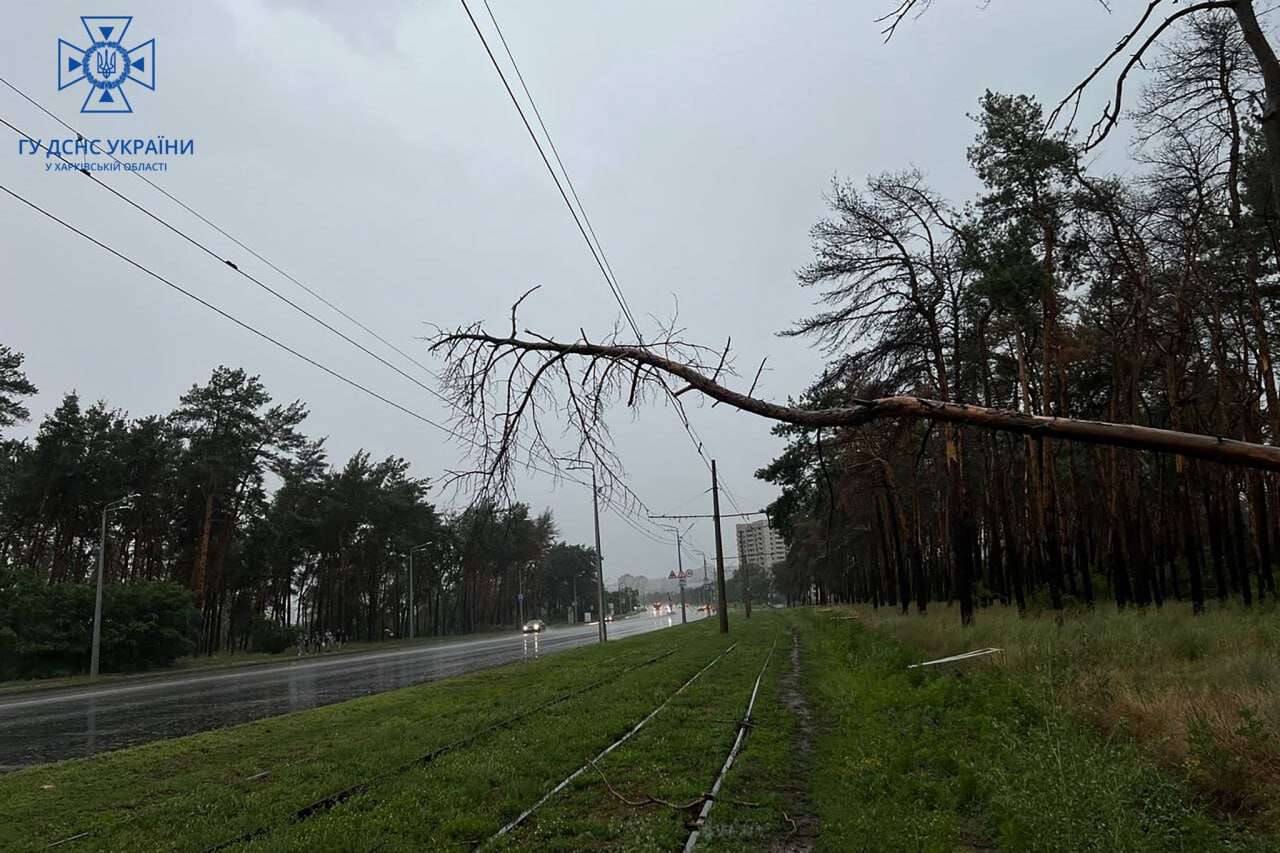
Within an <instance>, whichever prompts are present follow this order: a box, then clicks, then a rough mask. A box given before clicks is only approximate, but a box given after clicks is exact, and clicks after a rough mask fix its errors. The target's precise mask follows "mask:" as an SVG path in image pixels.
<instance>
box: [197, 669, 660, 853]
mask: <svg viewBox="0 0 1280 853" xmlns="http://www.w3.org/2000/svg"><path fill="white" fill-rule="evenodd" d="M672 654H675V649H670V650H668V651H665V652H662V653H661V654H657V655H654V656H653V657H651V658H649V659H648V660H644V661H641V662H640V663H637V664H632V665H631V666H628V667H625V668H624V669H622V670H620V671H618V672H617V673H613V674H610V675H609V676H606V677H604V678H598V679H596V680H595V681H592V682H591V683H589V684H585V685H583V686H582V687H579V688H577V689H575V690H571V691H569V692H568V693H563V694H561V695H559V696H556V697H554V698H552V699H548V700H547V701H545V702H542V703H540V704H538V705H535V706H533V707H532V708H529V709H528V710H525V711H521V712H519V713H517V714H514V715H512V716H510V717H507V718H506V719H504V720H499V721H498V722H496V723H491V724H490V725H487V726H485V727H484V728H482V729H480V730H478V731H475V732H472V733H471V734H469V735H466V736H465V737H461V738H458V739H457V740H454V741H451V742H449V743H446V744H444V745H443V746H438V747H436V748H435V749H433V750H431V751H430V752H427V753H425V754H424V755H420V756H418V757H417V758H414V759H413V760H412V761H409V762H407V763H405V764H401V765H400V766H399V767H395V768H392V769H391V770H388V771H386V772H385V773H381V774H379V775H377V776H374V777H373V778H371V779H367V780H364V781H362V782H357V783H355V784H354V785H348V786H347V787H345V788H342V789H340V790H338V791H335V792H333V793H332V794H329V795H328V796H326V797H323V798H322V799H319V800H316V801H315V802H312V803H310V804H308V805H306V806H303V807H302V808H300V809H298V810H297V811H295V812H294V813H293V814H292V815H290V817H289V822H290V823H300V822H301V821H304V820H306V819H307V818H309V817H312V816H313V815H317V814H320V813H321V812H325V811H328V810H329V809H331V808H333V807H334V806H336V805H338V804H339V803H342V802H345V801H346V800H348V799H350V798H351V797H353V796H354V795H356V794H358V793H361V792H363V791H367V790H368V789H369V788H371V787H373V786H374V785H376V784H378V783H379V782H382V781H384V780H385V779H387V778H389V777H391V776H394V775H396V774H398V773H403V772H405V771H406V770H408V769H409V768H411V767H419V766H422V765H424V764H430V763H431V762H432V761H434V760H435V759H437V758H439V757H440V756H442V755H445V754H446V753H449V752H453V751H454V750H456V749H462V748H464V747H467V746H470V745H471V744H473V743H475V742H476V741H477V740H479V739H480V738H482V737H484V736H485V735H490V734H493V733H494V732H497V731H500V730H502V729H505V728H510V727H511V726H513V725H515V724H516V723H518V722H520V721H522V720H525V719H528V718H529V717H531V716H533V715H534V714H537V713H538V712H540V711H543V710H545V709H547V708H550V707H552V706H554V705H559V704H560V703H561V702H567V701H569V700H570V699H573V698H576V697H578V696H581V695H582V694H583V693H586V692H588V691H590V690H594V689H596V688H597V687H600V686H602V685H604V684H606V683H608V682H609V681H610V680H611V679H614V678H619V677H621V676H623V675H626V674H627V673H628V672H631V671H633V670H636V669H639V668H640V667H642V666H648V665H650V664H654V663H657V662H658V661H660V660H662V659H663V658H665V657H668V656H670V655H672ZM271 829H272V827H269V826H264V827H260V828H258V829H256V830H252V831H250V832H246V833H243V834H241V835H238V836H236V837H235V838H232V839H229V840H227V841H224V842H222V843H220V844H215V845H214V846H212V847H210V848H209V849H210V850H211V851H213V850H224V849H226V848H228V847H231V846H234V845H236V844H243V843H246V842H248V841H252V840H253V839H254V838H258V837H260V836H262V835H266V834H267V833H269V832H270V831H271Z"/></svg>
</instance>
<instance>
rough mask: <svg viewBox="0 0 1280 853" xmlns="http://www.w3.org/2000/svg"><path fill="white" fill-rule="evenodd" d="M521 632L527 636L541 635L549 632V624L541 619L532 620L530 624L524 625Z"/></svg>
mask: <svg viewBox="0 0 1280 853" xmlns="http://www.w3.org/2000/svg"><path fill="white" fill-rule="evenodd" d="M520 630H521V631H522V632H523V633H525V634H541V633H542V632H543V631H545V630H547V623H546V622H543V621H542V620H541V619H530V620H529V621H528V622H526V623H524V625H523V626H522V627H521V628H520Z"/></svg>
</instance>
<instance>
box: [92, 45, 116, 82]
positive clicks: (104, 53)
mask: <svg viewBox="0 0 1280 853" xmlns="http://www.w3.org/2000/svg"><path fill="white" fill-rule="evenodd" d="M95 58H96V59H97V62H98V79H99V80H109V79H111V78H112V77H114V76H116V52H115V51H114V50H100V51H98V53H97V55H96V57H95Z"/></svg>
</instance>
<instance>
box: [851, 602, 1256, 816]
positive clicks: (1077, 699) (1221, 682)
mask: <svg viewBox="0 0 1280 853" xmlns="http://www.w3.org/2000/svg"><path fill="white" fill-rule="evenodd" d="M859 615H860V617H861V618H862V619H863V620H864V621H865V622H866V623H867V624H868V625H869V626H871V627H873V628H875V629H876V630H878V631H880V632H881V633H883V634H885V635H887V636H891V637H893V638H894V639H896V640H897V641H899V642H901V643H903V644H904V645H906V646H908V647H910V648H913V649H917V650H918V652H919V654H920V655H922V656H927V657H936V656H941V655H947V654H952V653H954V652H957V651H961V650H964V649H972V648H979V647H983V646H997V647H999V648H1003V649H1004V650H1005V654H1004V657H1003V659H1002V660H1000V661H998V662H996V663H995V665H996V666H999V667H1001V668H1004V669H1006V670H1007V671H1008V672H1011V673H1015V674H1016V675H1017V677H1018V678H1019V680H1021V681H1023V682H1024V683H1027V684H1029V685H1033V686H1034V687H1035V689H1036V690H1037V691H1039V692H1040V693H1041V694H1042V695H1043V696H1044V697H1045V701H1046V702H1048V703H1050V704H1052V705H1054V706H1055V707H1057V708H1059V709H1060V710H1061V711H1062V712H1063V713H1070V714H1074V715H1078V716H1080V717H1082V718H1084V719H1085V720H1087V721H1088V722H1089V723H1090V724H1091V725H1093V726H1095V727H1097V728H1098V729H1100V730H1101V731H1102V732H1104V733H1105V734H1108V735H1113V736H1117V737H1123V738H1126V739H1128V738H1132V739H1136V740H1137V741H1138V742H1139V743H1140V744H1141V745H1142V746H1143V748H1144V750H1145V751H1146V752H1147V753H1148V755H1149V756H1150V757H1151V758H1152V759H1153V760H1155V761H1156V762H1158V763H1159V764H1160V765H1161V766H1162V767H1163V768H1164V769H1165V771H1166V772H1167V773H1169V774H1170V775H1171V776H1174V777H1175V778H1178V779H1180V780H1184V781H1185V782H1186V783H1187V784H1189V785H1190V786H1192V787H1193V788H1194V789H1195V790H1196V791H1197V792H1198V793H1199V794H1200V795H1201V796H1202V797H1204V798H1205V800H1206V802H1207V803H1208V805H1209V806H1210V808H1211V809H1212V810H1213V811H1214V812H1215V813H1217V814H1219V815H1222V816H1224V817H1227V818H1228V819H1233V820H1242V821H1245V822H1247V823H1249V824H1250V825H1251V826H1254V827H1256V828H1258V829H1259V830H1261V831H1263V832H1270V833H1273V834H1275V833H1280V738H1277V737H1276V736H1275V732H1276V731H1277V729H1280V611H1278V610H1277V609H1276V606H1275V605H1274V604H1271V603H1268V605H1267V606H1265V607H1261V606H1260V607H1254V608H1250V609H1246V608H1243V607H1238V606H1227V607H1221V606H1215V605H1212V604H1211V605H1210V608H1209V610H1208V612H1206V613H1205V614H1204V615H1202V616H1194V615H1192V613H1191V611H1190V608H1189V607H1187V606H1185V605H1177V604H1170V605H1168V606H1166V607H1164V608H1162V609H1158V610H1157V609H1149V610H1146V611H1137V610H1130V611H1128V612H1123V613H1121V612H1117V611H1116V609H1115V608H1114V607H1111V606H1105V605H1100V606H1099V607H1098V608H1096V609H1095V610H1093V611H1072V612H1068V613H1066V614H1064V615H1063V616H1062V618H1061V620H1060V621H1059V620H1058V619H1057V618H1055V616H1054V615H1053V614H1052V613H1029V614H1027V615H1026V616H1025V617H1019V615H1018V613H1017V611H1016V610H1014V609H1011V608H1001V607H993V608H988V609H985V610H981V611H979V612H978V614H977V620H976V624H975V625H974V626H973V627H972V628H968V629H965V628H962V627H961V626H960V624H959V619H958V617H957V616H956V613H955V611H954V609H951V608H946V607H935V608H933V609H932V610H931V611H930V612H929V614H928V615H927V616H925V617H920V616H917V615H916V614H914V613H912V614H909V615H907V616H901V615H899V614H897V613H896V612H892V611H890V610H888V609H887V608H881V609H880V611H879V612H878V613H877V612H873V611H871V610H869V609H863V610H861V611H859Z"/></svg>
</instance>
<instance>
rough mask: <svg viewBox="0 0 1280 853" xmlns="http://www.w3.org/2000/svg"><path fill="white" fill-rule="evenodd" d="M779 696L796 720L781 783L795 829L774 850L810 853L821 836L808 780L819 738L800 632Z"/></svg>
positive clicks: (793, 641) (793, 636)
mask: <svg viewBox="0 0 1280 853" xmlns="http://www.w3.org/2000/svg"><path fill="white" fill-rule="evenodd" d="M779 686H780V690H779V698H780V699H781V701H782V704H783V705H784V706H785V707H786V709H787V711H788V712H789V713H790V714H791V717H792V719H793V720H794V721H795V728H794V729H793V730H792V735H791V739H792V749H793V752H792V755H793V756H794V767H793V768H792V771H793V772H792V776H791V778H790V779H788V780H787V781H786V782H785V784H783V785H782V786H781V791H782V793H783V795H784V797H785V798H786V801H787V806H786V811H785V812H784V814H785V816H786V817H787V818H788V820H789V821H790V824H791V825H792V826H793V829H792V831H791V832H790V833H789V834H788V835H786V836H785V837H783V838H782V839H780V840H779V841H777V842H776V843H775V844H774V845H773V847H772V850H774V851H776V853H807V851H810V850H812V849H813V847H814V843H815V842H816V840H817V838H818V832H819V822H818V817H817V815H815V814H814V813H813V808H812V804H811V803H810V801H809V788H808V780H809V775H810V770H811V769H812V767H813V746H814V740H815V739H816V738H817V734H818V732H817V726H816V724H815V722H814V719H813V711H812V709H810V707H809V700H808V699H806V698H805V695H804V678H803V675H802V673H801V668H800V635H799V634H798V633H796V632H795V631H792V632H791V667H790V669H788V670H787V673H786V674H785V675H784V676H783V677H782V680H781V683H780V685H779Z"/></svg>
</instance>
